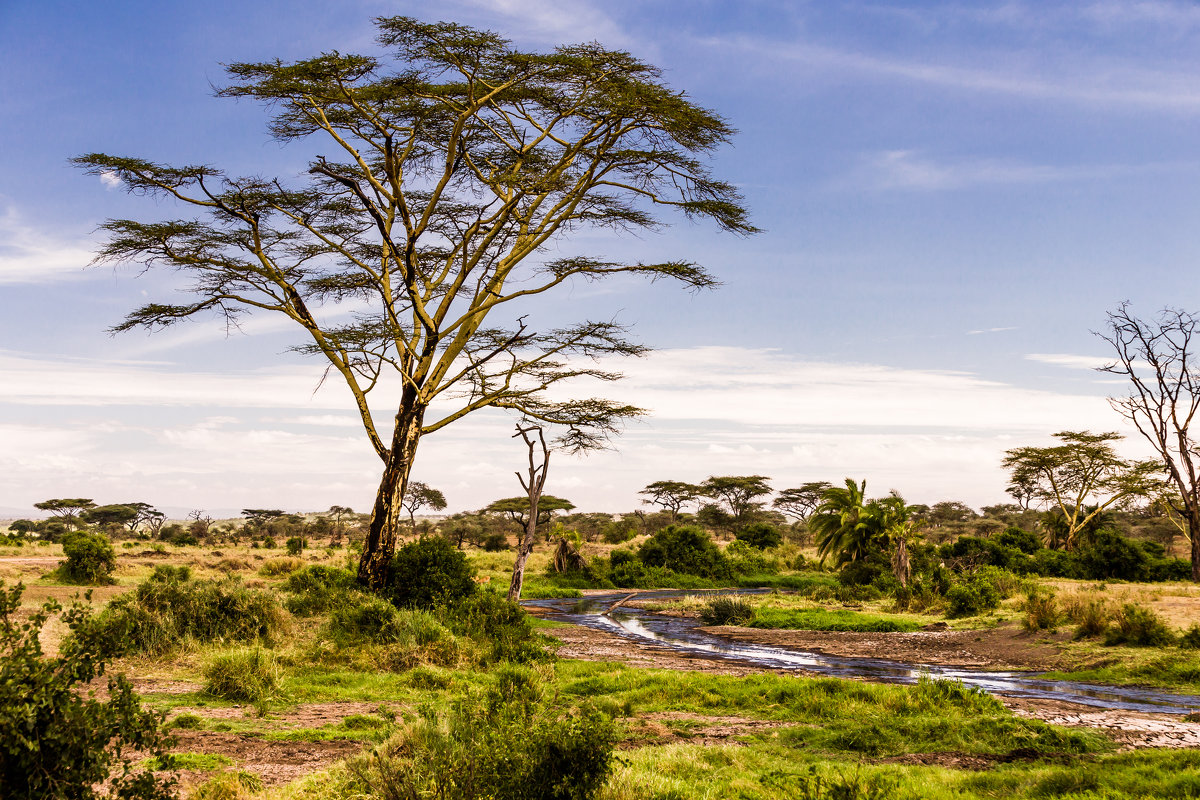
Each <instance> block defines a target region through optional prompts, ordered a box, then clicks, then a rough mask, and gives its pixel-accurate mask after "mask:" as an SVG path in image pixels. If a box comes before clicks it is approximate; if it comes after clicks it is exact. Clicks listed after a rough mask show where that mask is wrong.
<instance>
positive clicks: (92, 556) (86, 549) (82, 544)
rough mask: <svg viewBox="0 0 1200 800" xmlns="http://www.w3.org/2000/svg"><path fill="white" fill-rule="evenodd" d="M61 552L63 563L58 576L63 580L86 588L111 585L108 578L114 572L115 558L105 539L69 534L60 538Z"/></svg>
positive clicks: (94, 535)
mask: <svg viewBox="0 0 1200 800" xmlns="http://www.w3.org/2000/svg"><path fill="white" fill-rule="evenodd" d="M62 548H63V555H65V556H66V557H67V560H66V561H64V562H63V563H62V565H61V566H60V567H59V575H60V576H61V577H62V578H63V579H64V580H66V581H69V582H71V583H78V584H84V585H88V586H94V585H97V584H106V583H112V578H110V577H109V576H110V575H111V574H112V572H113V570H114V569H116V568H117V554H116V552H115V551H114V550H113V546H112V543H111V542H110V541H109V540H108V537H107V536H105V535H103V534H100V533H88V532H86V531H73V532H71V533H69V534H67V535H65V536H64V537H63V540H62Z"/></svg>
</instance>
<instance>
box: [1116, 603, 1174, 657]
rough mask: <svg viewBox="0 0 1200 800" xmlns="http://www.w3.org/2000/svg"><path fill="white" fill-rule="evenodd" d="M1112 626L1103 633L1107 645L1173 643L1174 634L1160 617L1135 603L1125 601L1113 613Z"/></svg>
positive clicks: (1155, 645)
mask: <svg viewBox="0 0 1200 800" xmlns="http://www.w3.org/2000/svg"><path fill="white" fill-rule="evenodd" d="M1112 620H1113V624H1112V627H1111V628H1109V629H1108V632H1107V633H1106V634H1105V635H1104V643H1105V644H1107V645H1116V644H1128V645H1133V646H1135V647H1167V646H1169V645H1172V644H1175V635H1174V634H1173V633H1171V630H1170V629H1169V628H1168V627H1167V626H1166V623H1164V622H1163V621H1162V618H1161V617H1159V616H1158V615H1157V614H1155V613H1154V612H1153V611H1151V610H1150V609H1148V608H1144V607H1143V606H1139V605H1137V604H1136V603H1126V604H1125V605H1123V606H1121V608H1120V609H1118V610H1117V611H1116V613H1114V614H1113V617H1112Z"/></svg>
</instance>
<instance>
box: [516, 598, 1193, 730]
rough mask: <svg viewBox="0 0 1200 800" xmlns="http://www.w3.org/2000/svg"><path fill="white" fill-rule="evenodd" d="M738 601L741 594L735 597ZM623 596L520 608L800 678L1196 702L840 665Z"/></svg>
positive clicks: (1162, 706)
mask: <svg viewBox="0 0 1200 800" xmlns="http://www.w3.org/2000/svg"><path fill="white" fill-rule="evenodd" d="M743 593H744V592H743ZM682 594H685V593H684V592H679V591H673V590H668V591H645V592H638V593H637V597H638V598H639V599H644V598H650V597H653V598H670V597H677V596H680V595H682ZM629 597H630V593H629V592H613V593H612V594H603V595H592V596H590V597H587V598H583V599H579V598H570V599H551V600H528V601H525V603H524V605H527V606H536V607H538V608H540V609H542V610H543V611H544V613H543V614H541V615H539V616H543V617H544V618H546V619H552V620H557V621H560V622H567V623H571V624H573V625H580V626H583V627H586V628H593V629H597V630H602V631H606V632H608V633H612V634H616V635H618V636H622V637H625V638H628V639H633V640H640V641H643V642H648V643H652V644H655V645H657V646H660V647H664V648H667V649H670V650H674V651H676V652H679V653H684V654H688V655H692V656H700V657H704V658H712V659H723V660H729V661H734V662H738V663H742V664H752V665H754V666H758V667H763V668H766V669H778V670H789V669H792V670H804V671H807V672H815V673H818V674H822V675H830V676H834V677H841V678H865V679H868V680H872V681H878V682H881V683H916V682H917V680H918V679H919V678H920V676H921V675H929V676H931V677H934V678H947V679H951V680H958V681H962V683H963V684H964V685H966V686H975V687H978V688H980V689H982V690H984V691H986V692H989V693H992V694H1001V695H1007V696H1011V697H1028V698H1039V699H1049V700H1062V701H1066V702H1071V703H1078V704H1081V705H1086V706H1093V707H1096V708H1104V709H1121V710H1126V711H1150V712H1157V713H1167V714H1189V713H1193V712H1196V711H1200V697H1197V696H1195V695H1181V694H1171V693H1169V692H1165V691H1161V690H1155V689H1140V688H1135V687H1122V686H1104V685H1099V684H1088V683H1078V682H1075V681H1060V680H1048V679H1045V678H1041V677H1039V673H1035V672H1013V671H1008V672H1000V671H988V670H982V669H969V668H964V667H946V666H939V665H931V664H910V663H903V662H899V661H891V660H888V659H885V658H848V657H844V656H832V655H826V654H823V653H816V652H806V651H803V650H793V649H790V648H789V649H785V648H780V647H771V646H768V645H760V644H752V643H747V642H735V641H733V640H731V639H726V638H724V637H721V636H718V635H715V634H712V633H709V632H707V631H702V630H699V628H700V627H701V626H702V624H701V623H700V621H699V620H696V619H690V618H686V617H673V616H666V615H661V614H655V613H653V612H650V611H644V610H642V609H638V608H630V607H625V606H620V607H617V608H614V606H617V605H618V604H619V603H621V602H622V600H623V599H626V598H629Z"/></svg>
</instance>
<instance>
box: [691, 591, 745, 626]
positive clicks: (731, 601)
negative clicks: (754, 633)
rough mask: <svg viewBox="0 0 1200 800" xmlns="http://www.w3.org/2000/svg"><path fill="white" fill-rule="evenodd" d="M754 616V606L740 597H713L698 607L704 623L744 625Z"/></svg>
mask: <svg viewBox="0 0 1200 800" xmlns="http://www.w3.org/2000/svg"><path fill="white" fill-rule="evenodd" d="M753 618H754V606H753V605H752V604H751V603H750V602H749V601H747V600H745V599H743V598H741V597H730V596H729V595H723V596H721V597H714V598H713V599H712V600H709V601H708V602H707V603H705V604H704V605H703V606H701V608H700V619H701V621H703V622H704V624H705V625H745V624H746V623H747V622H749V621H750V620H752V619H753Z"/></svg>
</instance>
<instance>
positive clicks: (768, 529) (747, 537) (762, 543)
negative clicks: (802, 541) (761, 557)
mask: <svg viewBox="0 0 1200 800" xmlns="http://www.w3.org/2000/svg"><path fill="white" fill-rule="evenodd" d="M734 536H735V537H736V538H737V540H738V541H739V542H745V543H746V544H748V545H750V546H751V547H756V548H758V549H759V550H769V549H771V548H772V547H779V545H781V544H782V543H783V534H781V533H780V532H779V528H776V527H775V526H774V525H772V524H770V523H769V522H755V523H753V524H751V525H747V526H746V527H744V528H741V529H740V530H738V531H737V533H735V534H734Z"/></svg>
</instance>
